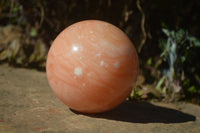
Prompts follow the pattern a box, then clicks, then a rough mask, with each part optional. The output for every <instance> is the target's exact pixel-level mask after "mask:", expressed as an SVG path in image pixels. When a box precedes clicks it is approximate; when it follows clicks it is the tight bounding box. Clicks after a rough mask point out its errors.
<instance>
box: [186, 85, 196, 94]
mask: <svg viewBox="0 0 200 133" xmlns="http://www.w3.org/2000/svg"><path fill="white" fill-rule="evenodd" d="M188 92H190V93H196V92H197V89H196V87H195V86H191V87H190V88H188Z"/></svg>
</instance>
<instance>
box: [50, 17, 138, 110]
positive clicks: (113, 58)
mask: <svg viewBox="0 0 200 133" xmlns="http://www.w3.org/2000/svg"><path fill="white" fill-rule="evenodd" d="M46 71H47V78H48V81H49V84H50V87H51V88H52V90H53V92H54V93H55V95H56V96H57V97H58V98H59V99H60V100H61V101H62V102H63V103H64V104H66V105H67V106H68V107H69V108H71V109H73V110H76V111H79V112H83V113H100V112H104V111H108V110H110V109H113V108H114V107H116V106H118V105H119V104H121V103H122V102H123V101H124V100H125V99H126V98H127V97H128V96H129V94H130V93H131V91H132V89H133V87H134V85H135V82H136V77H137V73H138V57H137V53H136V50H135V48H134V46H133V44H132V42H131V41H130V39H129V38H128V37H127V36H126V34H125V33H124V32H122V31H121V30H120V29H119V28H117V27H116V26H114V25H112V24H110V23H107V22H104V21H99V20H85V21H81V22H78V23H75V24H72V25H71V26H69V27H67V28H66V29H64V30H63V31H62V32H61V33H60V34H59V35H58V36H57V37H56V39H55V40H54V41H53V43H52V45H51V47H50V50H49V52H48V57H47V64H46Z"/></svg>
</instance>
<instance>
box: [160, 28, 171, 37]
mask: <svg viewBox="0 0 200 133" xmlns="http://www.w3.org/2000/svg"><path fill="white" fill-rule="evenodd" d="M162 31H163V32H164V33H165V35H167V36H168V37H169V36H170V31H169V30H168V29H162Z"/></svg>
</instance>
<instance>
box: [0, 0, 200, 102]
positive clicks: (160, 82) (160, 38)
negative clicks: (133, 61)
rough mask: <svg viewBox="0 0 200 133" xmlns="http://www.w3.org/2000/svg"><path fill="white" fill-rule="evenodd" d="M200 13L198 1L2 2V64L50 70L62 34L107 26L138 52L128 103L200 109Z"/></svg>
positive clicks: (0, 61) (0, 52) (0, 56)
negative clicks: (84, 24)
mask: <svg viewBox="0 0 200 133" xmlns="http://www.w3.org/2000/svg"><path fill="white" fill-rule="evenodd" d="M199 12H200V1H199V0H192V1H188V0H148V1H145V0H58V1H55V0H35V1H30V0H1V1H0V63H4V62H8V63H9V64H10V65H13V66H19V67H30V68H37V69H40V70H45V61H46V56H47V52H48V49H49V47H50V45H51V43H52V41H53V40H54V39H55V37H56V36H57V35H58V34H59V32H61V31H62V30H63V29H64V28H66V27H67V26H69V25H70V24H72V23H75V22H78V21H81V20H86V19H99V20H104V21H108V22H110V23H112V24H114V25H116V26H118V27H119V28H121V29H122V30H123V31H124V32H126V34H127V35H128V36H129V37H130V39H131V40H132V41H133V43H134V45H135V46H136V49H137V51H138V55H139V59H140V73H139V76H138V81H137V85H136V87H135V89H134V90H133V92H132V93H131V95H130V97H129V99H140V100H148V99H152V98H153V99H157V100H167V101H174V100H188V101H191V102H195V103H199V104H200V62H199V57H200V54H199V53H200V46H199V45H200V43H199V38H200V14H199ZM183 29H184V30H183Z"/></svg>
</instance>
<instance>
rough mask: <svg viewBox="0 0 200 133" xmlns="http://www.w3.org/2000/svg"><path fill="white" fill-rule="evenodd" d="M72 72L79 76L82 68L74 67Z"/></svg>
mask: <svg viewBox="0 0 200 133" xmlns="http://www.w3.org/2000/svg"><path fill="white" fill-rule="evenodd" d="M74 74H76V75H77V76H81V75H82V74H83V72H82V68H80V67H76V68H75V69H74Z"/></svg>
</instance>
